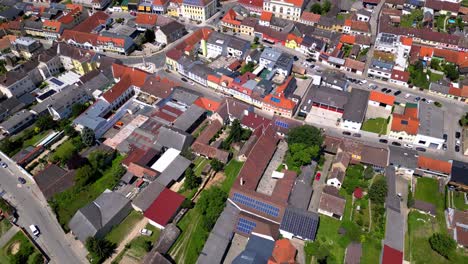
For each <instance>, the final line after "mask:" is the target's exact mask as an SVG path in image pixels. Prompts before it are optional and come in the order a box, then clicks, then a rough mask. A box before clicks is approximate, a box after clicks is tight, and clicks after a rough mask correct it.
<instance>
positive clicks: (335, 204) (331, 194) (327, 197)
mask: <svg viewBox="0 0 468 264" xmlns="http://www.w3.org/2000/svg"><path fill="white" fill-rule="evenodd" d="M345 205H346V199H345V198H343V197H342V196H340V194H339V193H338V189H337V188H335V187H333V186H325V187H324V188H323V191H322V195H321V196H320V202H319V208H318V212H319V213H320V214H323V215H326V216H329V217H333V218H336V219H338V220H341V219H342V218H343V214H344V209H345Z"/></svg>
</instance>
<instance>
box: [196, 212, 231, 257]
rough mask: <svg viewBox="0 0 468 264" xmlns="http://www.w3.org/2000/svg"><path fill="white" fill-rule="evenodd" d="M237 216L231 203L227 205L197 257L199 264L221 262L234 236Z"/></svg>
mask: <svg viewBox="0 0 468 264" xmlns="http://www.w3.org/2000/svg"><path fill="white" fill-rule="evenodd" d="M238 215H239V209H237V208H236V207H235V206H234V205H232V204H231V203H227V204H226V207H224V210H223V212H222V213H221V215H220V216H219V218H218V220H217V221H216V224H215V225H214V227H213V229H212V230H211V233H210V235H209V237H208V240H207V241H206V243H205V246H204V247H203V250H202V252H200V255H199V257H198V260H197V263H199V264H218V263H222V262H223V258H224V255H225V253H226V250H227V249H228V248H229V245H230V242H231V240H232V237H233V235H234V227H235V226H236V220H237V217H238Z"/></svg>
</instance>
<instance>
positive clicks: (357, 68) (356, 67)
mask: <svg viewBox="0 0 468 264" xmlns="http://www.w3.org/2000/svg"><path fill="white" fill-rule="evenodd" d="M353 47H357V46H353ZM365 68H366V63H365V62H361V61H357V60H353V59H350V58H346V59H345V63H344V68H343V69H344V70H346V71H348V72H352V73H355V74H359V75H362V74H363V73H364V70H365Z"/></svg>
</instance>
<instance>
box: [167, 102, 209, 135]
mask: <svg viewBox="0 0 468 264" xmlns="http://www.w3.org/2000/svg"><path fill="white" fill-rule="evenodd" d="M204 114H205V109H203V108H201V107H199V106H197V105H194V104H193V105H191V106H190V107H189V108H188V109H187V110H186V111H185V112H184V113H183V114H182V115H180V116H179V117H178V118H177V119H176V120H175V121H174V127H176V128H178V129H180V130H183V131H187V130H189V129H190V127H192V126H193V124H194V123H195V122H197V120H198V119H199V118H200V117H202V116H203V115H204Z"/></svg>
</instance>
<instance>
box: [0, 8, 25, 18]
mask: <svg viewBox="0 0 468 264" xmlns="http://www.w3.org/2000/svg"><path fill="white" fill-rule="evenodd" d="M21 13H23V10H20V9H17V8H15V7H11V8H8V9H6V10H3V11H2V12H0V18H4V19H6V20H15V19H16V18H17V17H19V16H20V14H21Z"/></svg>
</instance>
